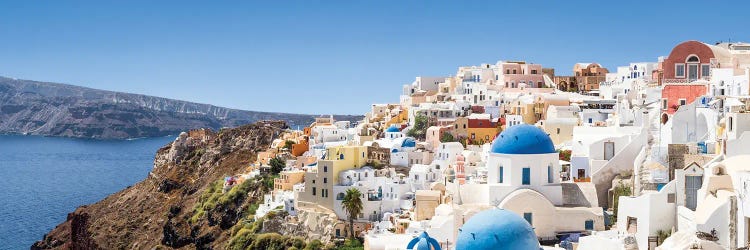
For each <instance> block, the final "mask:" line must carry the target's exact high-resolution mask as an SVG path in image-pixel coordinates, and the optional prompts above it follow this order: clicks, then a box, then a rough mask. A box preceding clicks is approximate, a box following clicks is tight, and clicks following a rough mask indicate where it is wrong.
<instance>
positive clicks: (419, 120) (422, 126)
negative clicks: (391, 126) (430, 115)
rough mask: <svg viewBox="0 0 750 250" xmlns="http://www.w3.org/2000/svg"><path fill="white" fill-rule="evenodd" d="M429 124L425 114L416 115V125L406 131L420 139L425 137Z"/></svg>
mask: <svg viewBox="0 0 750 250" xmlns="http://www.w3.org/2000/svg"><path fill="white" fill-rule="evenodd" d="M428 126H429V124H428V121H427V117H426V116H424V115H417V116H416V117H414V126H413V127H412V128H411V129H410V130H409V132H407V133H406V135H408V136H411V137H414V138H418V139H424V138H425V134H427V127H428Z"/></svg>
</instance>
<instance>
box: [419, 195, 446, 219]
mask: <svg viewBox="0 0 750 250" xmlns="http://www.w3.org/2000/svg"><path fill="white" fill-rule="evenodd" d="M441 195H442V194H441V193H440V191H438V190H417V193H416V197H415V198H416V203H417V206H416V208H415V212H416V221H422V220H429V219H430V218H432V216H434V215H435V208H437V206H438V205H440V200H441V199H442V197H441Z"/></svg>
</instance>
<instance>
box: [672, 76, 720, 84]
mask: <svg viewBox="0 0 750 250" xmlns="http://www.w3.org/2000/svg"><path fill="white" fill-rule="evenodd" d="M699 80H701V81H710V80H711V77H710V76H704V77H700V78H697V79H688V78H684V79H663V80H662V83H663V84H691V83H695V82H697V81H699ZM697 84H704V82H701V83H697Z"/></svg>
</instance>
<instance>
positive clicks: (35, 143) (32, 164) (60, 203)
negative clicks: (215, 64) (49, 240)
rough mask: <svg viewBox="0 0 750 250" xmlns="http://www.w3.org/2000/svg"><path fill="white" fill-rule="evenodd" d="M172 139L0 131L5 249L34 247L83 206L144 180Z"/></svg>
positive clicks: (0, 222)
mask: <svg viewBox="0 0 750 250" xmlns="http://www.w3.org/2000/svg"><path fill="white" fill-rule="evenodd" d="M172 140H174V137H160V138H145V139H134V140H90V139H73V138H56V137H42V136H23V135H0V249H29V247H30V246H31V245H32V244H33V243H34V242H35V241H38V240H41V239H42V237H43V236H44V234H45V233H47V232H49V231H50V230H51V229H53V228H54V227H55V226H57V225H58V224H60V223H62V222H64V221H65V219H66V217H67V214H68V213H70V212H73V211H74V210H75V209H76V208H77V207H79V206H81V205H85V204H90V203H94V202H97V201H99V200H101V199H103V198H105V197H107V195H110V194H112V193H115V192H117V191H119V190H122V189H123V188H125V187H128V186H131V185H134V184H135V183H137V182H139V181H141V180H143V179H144V178H146V176H147V175H148V173H149V171H150V170H151V168H152V167H153V161H154V155H155V154H156V151H157V150H158V149H159V148H161V147H162V146H164V145H166V144H167V143H169V142H170V141H172Z"/></svg>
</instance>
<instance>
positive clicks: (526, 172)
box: [521, 168, 531, 185]
mask: <svg viewBox="0 0 750 250" xmlns="http://www.w3.org/2000/svg"><path fill="white" fill-rule="evenodd" d="M521 184H522V185H531V169H530V168H523V179H522V180H521Z"/></svg>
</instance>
